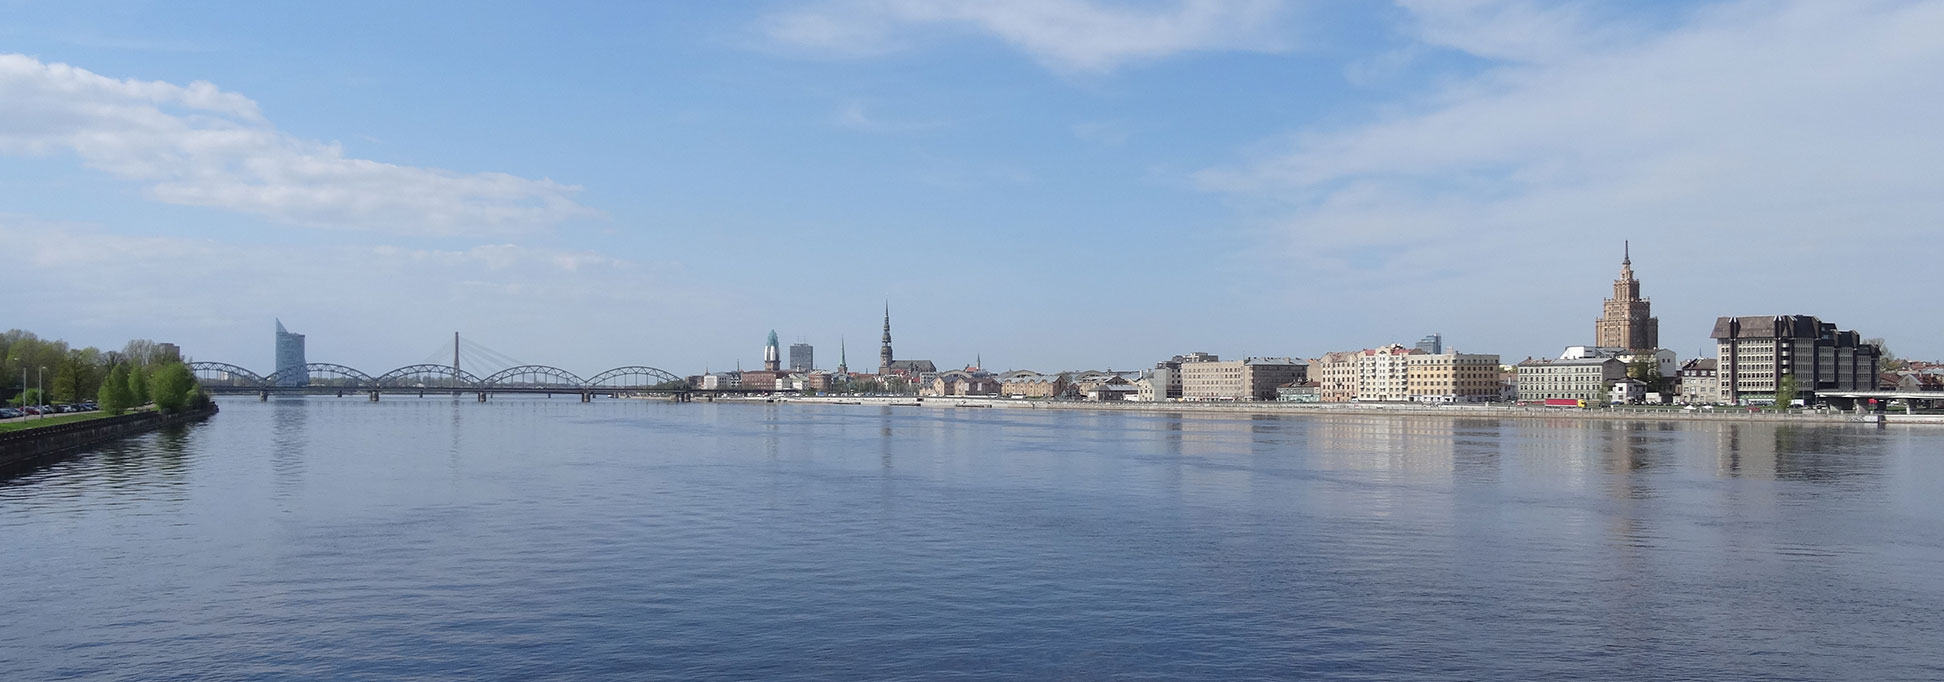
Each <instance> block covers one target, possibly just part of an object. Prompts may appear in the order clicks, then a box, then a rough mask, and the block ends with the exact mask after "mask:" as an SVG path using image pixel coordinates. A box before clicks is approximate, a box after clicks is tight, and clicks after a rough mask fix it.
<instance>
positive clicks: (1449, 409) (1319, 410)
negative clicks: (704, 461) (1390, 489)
mask: <svg viewBox="0 0 1944 682" xmlns="http://www.w3.org/2000/svg"><path fill="white" fill-rule="evenodd" d="M747 401H754V402H779V403H804V404H826V405H828V404H839V405H903V406H912V405H916V406H923V407H939V408H1004V409H1038V410H1099V411H1123V412H1167V413H1174V414H1207V415H1258V414H1270V415H1290V416H1326V415H1330V416H1344V415H1349V416H1364V417H1382V416H1429V417H1455V418H1479V417H1493V418H1501V419H1602V420H1620V421H1732V422H1780V423H1792V424H1855V423H1859V422H1863V423H1882V422H1883V421H1884V417H1885V416H1884V415H1877V414H1856V413H1853V412H1815V411H1805V412H1771V411H1756V412H1751V411H1749V410H1748V408H1732V407H1720V408H1715V409H1712V410H1694V411H1687V410H1669V409H1650V408H1624V407H1623V408H1595V409H1563V408H1547V407H1513V406H1506V405H1409V404H1399V403H1383V404H1370V403H1271V402H1262V403H1193V402H1174V403H1142V402H1124V403H1115V402H1083V401H1053V400H1009V399H1003V398H956V397H926V398H923V399H922V400H921V399H919V398H918V397H916V396H900V397H835V396H819V397H799V396H785V397H777V398H773V399H765V398H750V399H747ZM729 402H744V400H732V401H729ZM1888 420H1889V421H1890V422H1891V423H1913V424H1915V423H1929V424H1944V418H1927V417H1926V416H1925V415H1916V416H1911V417H1907V416H1905V415H1889V416H1888Z"/></svg>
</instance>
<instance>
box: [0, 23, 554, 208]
mask: <svg viewBox="0 0 1944 682" xmlns="http://www.w3.org/2000/svg"><path fill="white" fill-rule="evenodd" d="M56 153H72V154H74V155H75V156H77V157H79V158H80V159H81V161H82V163H84V164H86V165H87V166H89V167H91V168H95V169H98V170H102V171H105V172H108V173H110V174H113V175H115V176H117V177H121V178H126V179H129V180H134V181H138V182H141V183H144V187H145V190H146V192H147V194H148V195H149V196H150V197H152V198H154V199H156V200H158V201H163V202H167V203H172V204H182V205H189V206H206V207H212V208H220V209H226V210H231V211H237V212H240V213H247V214H251V215H257V216H263V217H266V218H270V219H273V220H277V221H280V222H285V223H291V224H297V225H306V226H314V227H325V228H345V229H367V230H383V231H386V232H391V233H413V234H432V235H449V234H505V233H512V232H520V231H525V230H532V229H536V228H540V227H544V226H547V225H551V224H555V223H558V222H560V221H563V220H566V219H569V218H572V217H575V216H581V215H586V214H589V213H590V211H589V210H588V209H586V208H584V207H582V206H580V205H579V204H577V203H575V201H574V200H573V195H574V194H575V193H576V192H578V191H579V188H578V187H574V186H569V185H562V184H559V183H556V182H553V181H551V180H544V179H543V180H532V179H527V178H521V177H517V176H513V175H508V174H505V173H457V172H453V171H447V170H441V169H436V168H420V167H414V166H401V165H396V164H389V163H383V162H379V161H372V160H367V159H358V158H351V157H347V156H346V155H345V152H344V150H343V149H342V148H341V147H339V146H338V145H336V144H331V143H323V142H317V141H311V140H303V139H298V138H295V137H292V136H290V135H287V134H285V133H282V132H279V131H278V130H277V129H276V128H275V127H274V126H272V125H271V124H270V123H269V121H267V120H265V118H264V117H263V114H262V113H261V112H260V111H259V110H258V107H257V104H256V102H254V101H251V100H250V99H249V98H247V97H244V96H242V95H240V94H237V93H233V92H226V91H223V90H221V89H219V88H217V87H216V86H215V85H212V84H210V83H206V82H202V81H197V82H194V83H190V84H188V85H177V84H173V83H165V82H160V81H147V82H145V81H137V80H117V79H113V78H108V77H105V76H101V75H99V74H95V73H93V72H90V71H87V70H85V69H80V68H76V67H73V66H69V65H67V64H60V63H43V62H41V61H39V60H36V59H33V58H31V57H26V56H22V55H18V54H0V154H12V155H35V156H40V155H50V154H56Z"/></svg>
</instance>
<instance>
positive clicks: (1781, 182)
mask: <svg viewBox="0 0 1944 682" xmlns="http://www.w3.org/2000/svg"><path fill="white" fill-rule="evenodd" d="M1407 5H1408V6H1409V7H1410V8H1412V9H1418V10H1422V9H1423V7H1420V5H1419V3H1415V2H1412V3H1407ZM1487 5H1489V7H1488V6H1487ZM1437 7H1438V8H1437V9H1432V10H1427V11H1422V12H1421V13H1420V14H1419V15H1418V16H1417V17H1416V18H1415V19H1414V20H1413V25H1414V26H1417V27H1419V28H1424V27H1427V26H1430V27H1434V28H1429V29H1425V30H1427V31H1428V34H1427V35H1428V36H1430V37H1429V38H1427V40H1435V41H1436V42H1437V43H1439V44H1441V45H1444V46H1451V47H1454V48H1456V49H1463V50H1465V51H1467V52H1469V53H1472V54H1474V55H1477V56H1480V57H1486V58H1490V59H1491V60H1492V61H1491V62H1489V63H1488V64H1487V65H1486V66H1485V67H1484V68H1483V69H1481V70H1480V71H1479V72H1477V73H1476V74H1475V75H1474V76H1472V77H1469V78H1466V79H1463V80H1460V81H1457V82H1452V83H1448V85H1447V86H1446V87H1442V88H1441V89H1439V90H1437V91H1435V92H1431V93H1427V94H1425V95H1424V96H1422V97H1420V98H1418V99H1417V100H1416V101H1414V102H1410V103H1406V104H1403V105H1399V106H1398V107H1397V109H1398V110H1401V113H1396V114H1393V115H1387V116H1382V117H1379V118H1377V119H1375V120H1371V121H1367V122H1363V123H1359V124H1354V125H1349V126H1344V127H1338V128H1331V129H1326V128H1309V129H1303V130H1299V131H1296V132H1294V133H1292V134H1290V135H1288V136H1286V137H1283V138H1280V139H1277V140H1271V141H1267V142H1265V143H1263V144H1262V146H1261V148H1260V150H1259V151H1258V153H1257V155H1256V157H1255V158H1254V160H1252V161H1249V162H1245V163H1241V164H1237V165H1234V166H1230V167H1223V168H1213V169H1208V170H1206V171H1204V172H1202V173H1201V174H1200V175H1199V177H1198V179H1199V181H1200V183H1201V184H1202V186H1204V187H1205V188H1207V189H1210V190H1214V191H1218V192H1224V193H1231V194H1233V195H1235V196H1236V197H1238V198H1241V199H1244V200H1246V202H1247V203H1248V204H1249V205H1251V206H1252V207H1254V208H1256V209H1257V210H1259V211H1261V213H1260V214H1259V215H1260V216H1262V217H1261V223H1262V224H1263V225H1264V226H1265V227H1264V232H1263V235H1262V236H1263V238H1264V239H1267V240H1269V241H1270V242H1272V243H1273V244H1275V245H1276V248H1275V249H1273V250H1272V251H1273V252H1274V253H1275V254H1277V257H1278V259H1279V260H1280V261H1281V262H1282V263H1283V265H1282V266H1281V269H1282V270H1284V271H1287V272H1292V273H1302V275H1301V277H1302V279H1303V282H1304V284H1306V285H1308V286H1310V287H1312V289H1311V290H1312V291H1320V290H1355V289H1362V290H1363V291H1364V292H1365V293H1367V294H1372V295H1375V294H1377V293H1380V292H1395V291H1403V290H1415V291H1420V292H1424V293H1425V294H1426V295H1425V296H1423V297H1422V298H1423V299H1424V300H1425V301H1426V303H1424V304H1423V305H1424V306H1426V308H1425V309H1426V310H1431V309H1432V307H1435V306H1439V305H1443V303H1440V302H1439V301H1443V300H1444V299H1442V298H1441V297H1442V296H1443V295H1444V292H1450V291H1452V290H1453V288H1452V287H1433V288H1430V289H1426V288H1424V285H1425V284H1427V283H1431V282H1440V281H1445V280H1452V279H1457V278H1463V279H1464V281H1465V282H1466V285H1465V287H1464V288H1465V289H1466V290H1470V291H1486V290H1490V289H1492V288H1494V287H1497V288H1510V287H1518V286H1520V285H1521V284H1522V283H1523V284H1527V285H1531V284H1537V283H1544V282H1560V281H1586V282H1589V283H1591V284H1592V286H1593V287H1598V286H1600V285H1601V282H1603V278H1605V277H1610V276H1611V275H1610V274H1609V273H1606V272H1605V271H1604V267H1603V268H1602V272H1601V274H1599V275H1592V276H1591V277H1588V275H1587V273H1583V272H1576V271H1575V269H1576V268H1583V267H1584V266H1585V264H1586V263H1588V261H1586V260H1583V259H1581V258H1578V257H1576V256H1577V255H1579V254H1585V253H1586V252H1585V250H1584V249H1585V248H1587V247H1597V249H1598V251H1596V252H1597V253H1599V254H1601V256H1602V257H1600V258H1598V259H1597V260H1594V261H1592V262H1597V263H1600V264H1602V265H1603V266H1604V265H1605V264H1606V262H1607V261H1610V260H1613V258H1614V257H1617V254H1616V255H1615V256H1614V257H1605V254H1606V253H1607V252H1608V251H1609V250H1611V251H1613V252H1617V251H1618V246H1619V242H1620V241H1621V240H1623V239H1632V240H1633V243H1634V245H1635V247H1636V262H1637V264H1640V263H1642V261H1641V259H1640V258H1639V257H1638V256H1639V252H1640V248H1641V247H1642V246H1643V244H1645V245H1646V247H1647V248H1648V249H1651V250H1652V252H1653V253H1655V254H1657V255H1658V257H1660V258H1662V259H1663V260H1661V261H1660V263H1659V264H1660V265H1661V266H1663V267H1664V268H1666V269H1661V270H1659V272H1660V273H1663V275H1662V279H1660V280H1659V282H1658V283H1656V284H1658V285H1659V286H1661V287H1663V288H1662V289H1660V291H1661V292H1662V293H1663V294H1664V296H1663V300H1664V301H1666V300H1667V299H1675V300H1674V302H1672V303H1671V305H1674V306H1691V307H1693V308H1694V309H1695V310H1694V311H1693V312H1691V313H1687V314H1688V315H1689V318H1682V319H1680V320H1674V319H1672V318H1670V324H1674V325H1681V324H1689V323H1691V322H1692V320H1693V319H1712V318H1711V317H1705V318H1704V316H1709V315H1716V314H1773V313H1778V312H1800V311H1801V308H1802V307H1805V306H1808V307H1811V308H1812V309H1811V310H1810V311H1809V312H1814V310H1815V309H1823V310H1830V309H1834V310H1856V309H1858V306H1863V307H1865V308H1867V307H1870V306H1871V304H1870V303H1869V302H1868V301H1864V300H1859V299H1856V298H1855V297H1854V296H1851V295H1850V293H1853V290H1852V289H1850V288H1849V287H1848V286H1846V285H1844V284H1839V283H1843V282H1849V283H1856V282H1875V283H1876V285H1890V286H1897V283H1898V282H1899V281H1900V279H1901V278H1907V277H1910V275H1908V274H1906V272H1905V271H1902V270H1891V271H1886V270H1885V269H1884V268H1883V267H1882V263H1881V261H1882V260H1883V259H1885V258H1895V256H1894V251H1893V250H1886V248H1887V246H1888V245H1890V244H1897V243H1914V242H1919V241H1923V240H1928V239H1931V238H1934V237H1935V236H1936V233H1937V230H1938V227H1939V223H1940V221H1941V220H1944V195H1940V194H1939V193H1938V192H1937V191H1936V186H1935V185H1936V178H1937V177H1940V175H1944V136H1940V135H1938V133H1937V126H1936V112H1937V111H1940V110H1944V81H1939V80H1938V79H1937V77H1936V74H1938V73H1944V42H1940V41H1938V40H1937V39H1936V36H1939V35H1944V4H1941V3H1934V2H1931V3H1909V2H1853V3H1825V2H1781V3H1775V2H1753V3H1729V4H1722V5H1716V6H1712V7H1708V8H1705V9H1702V10H1698V11H1695V12H1693V13H1691V14H1689V15H1687V16H1684V17H1681V18H1680V20H1679V21H1678V22H1677V23H1676V24H1675V25H1673V26H1670V27H1665V28H1662V29H1660V30H1657V31H1645V32H1643V31H1639V30H1637V29H1633V28H1629V29H1626V30H1624V31H1613V30H1608V29H1605V28H1602V27H1601V26H1600V25H1597V24H1596V23H1589V22H1587V21H1586V20H1584V19H1583V18H1574V19H1567V18H1561V17H1557V16H1553V15H1549V14H1548V15H1545V17H1548V18H1532V16H1530V15H1525V14H1520V13H1522V12H1525V11H1526V10H1527V9H1529V7H1527V6H1526V5H1525V4H1524V3H1470V5H1469V7H1470V9H1472V10H1474V11H1476V12H1483V14H1465V15H1464V16H1466V17H1472V18H1476V17H1477V16H1489V17H1506V16H1510V15H1508V14H1507V13H1508V12H1510V13H1512V15H1519V16H1525V17H1526V18H1524V19H1518V20H1514V21H1513V22H1512V23H1513V25H1515V26H1520V27H1524V28H1522V29H1521V30H1522V31H1529V32H1530V33H1529V34H1526V35H1524V36H1523V37H1517V38H1513V37H1508V36H1507V35H1504V34H1503V32H1502V27H1497V26H1489V25H1482V24H1481V23H1480V22H1476V21H1472V20H1471V19H1466V20H1463V21H1454V20H1453V19H1452V16H1451V12H1449V11H1447V8H1446V6H1444V5H1438V6H1437ZM1507 8H1511V9H1507ZM1580 16H1581V17H1584V16H1585V15H1580ZM1484 23H1486V24H1489V23H1490V22H1484ZM1677 263H1678V265H1676V264H1677ZM1650 267H1651V266H1650ZM1783 273H1795V274H1793V275H1788V274H1783ZM1782 282H1796V283H1799V284H1800V285H1801V286H1772V285H1773V284H1778V283H1782ZM1813 283H1821V285H1817V284H1813ZM1905 283H1907V284H1915V281H1914V280H1907V281H1905ZM1670 290H1672V291H1684V292H1686V293H1688V294H1690V295H1691V296H1692V299H1691V300H1686V301H1683V300H1682V299H1686V298H1689V297H1681V298H1676V297H1671V296H1665V294H1668V293H1671V292H1670ZM1533 295H1534V296H1545V295H1546V294H1541V293H1535V294H1533ZM1702 299H1705V300H1702ZM1396 300H1398V301H1400V302H1401V304H1402V305H1405V306H1407V307H1408V306H1411V305H1418V304H1416V303H1410V302H1408V301H1405V300H1404V299H1396ZM1578 303H1580V304H1583V303H1584V302H1583V301H1578ZM1580 307H1581V308H1584V307H1585V306H1584V305H1581V306H1580ZM1663 308H1666V306H1663ZM1674 310H1675V311H1677V312H1680V311H1681V309H1680V308H1675V309H1674ZM1736 311H1742V312H1740V313H1736ZM1400 312H1401V313H1403V314H1408V313H1409V312H1410V311H1400ZM1883 312H1884V315H1883V316H1882V317H1881V318H1879V319H1887V318H1890V317H1892V315H1891V314H1890V313H1889V312H1888V311H1887V310H1886V311H1883ZM1662 314H1663V316H1666V315H1669V314H1670V313H1669V312H1668V311H1667V310H1663V312H1662ZM1690 318H1692V319H1690ZM1588 319H1590V317H1589V318H1588ZM1838 322H1839V323H1844V322H1843V321H1841V320H1838ZM1848 324H1858V325H1862V324H1867V322H1848ZM1913 331H1914V330H1913ZM1569 340H1571V341H1573V342H1582V341H1581V340H1578V339H1569Z"/></svg>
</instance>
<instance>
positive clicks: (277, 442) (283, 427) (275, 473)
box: [270, 395, 311, 493]
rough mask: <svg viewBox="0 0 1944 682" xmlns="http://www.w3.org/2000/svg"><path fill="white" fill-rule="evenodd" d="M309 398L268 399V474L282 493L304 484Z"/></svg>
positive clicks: (307, 449)
mask: <svg viewBox="0 0 1944 682" xmlns="http://www.w3.org/2000/svg"><path fill="white" fill-rule="evenodd" d="M310 413H311V405H310V400H309V399H308V398H306V397H305V396H301V395H299V396H278V397H276V398H274V399H272V400H271V401H270V475H271V478H272V479H274V480H275V481H276V485H277V488H278V489H279V490H280V491H282V492H285V493H288V492H291V491H293V490H296V489H297V488H300V487H302V486H303V483H304V462H305V461H306V460H308V459H309V457H310V455H309V451H310V440H311V439H310Z"/></svg>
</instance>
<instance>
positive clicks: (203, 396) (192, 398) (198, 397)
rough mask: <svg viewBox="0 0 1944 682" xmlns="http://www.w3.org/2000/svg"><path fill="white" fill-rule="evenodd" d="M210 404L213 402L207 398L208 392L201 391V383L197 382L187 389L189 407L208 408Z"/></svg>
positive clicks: (195, 408)
mask: <svg viewBox="0 0 1944 682" xmlns="http://www.w3.org/2000/svg"><path fill="white" fill-rule="evenodd" d="M211 404H213V403H212V402H211V401H210V399H209V394H208V393H204V392H203V390H202V384H201V383H197V384H196V385H195V386H193V387H191V388H190V389H189V405H188V407H189V409H191V410H206V409H209V406H210V405H211Z"/></svg>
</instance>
